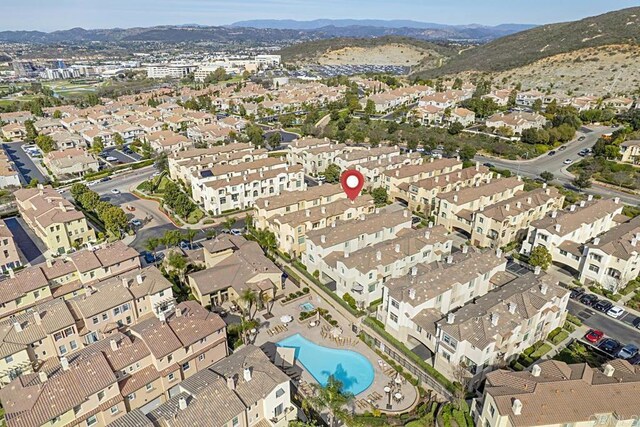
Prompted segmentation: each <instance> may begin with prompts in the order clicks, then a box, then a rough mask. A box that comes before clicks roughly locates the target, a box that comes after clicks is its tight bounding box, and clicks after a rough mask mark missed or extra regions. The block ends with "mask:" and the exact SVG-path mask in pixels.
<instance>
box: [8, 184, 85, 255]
mask: <svg viewBox="0 0 640 427" xmlns="http://www.w3.org/2000/svg"><path fill="white" fill-rule="evenodd" d="M14 195H15V198H16V203H17V205H18V211H19V212H20V215H21V216H22V218H23V219H24V221H25V222H26V223H27V226H28V227H29V228H30V229H31V230H33V232H34V233H35V234H36V235H37V236H38V237H39V238H40V239H41V240H42V241H43V242H44V244H45V245H46V246H47V248H48V249H49V250H50V251H51V252H52V253H57V254H64V253H66V252H69V251H70V250H71V248H73V247H75V246H80V245H83V244H86V243H88V242H93V241H95V238H96V236H95V232H94V231H93V229H92V228H90V227H89V224H88V223H87V219H86V218H85V216H84V214H83V213H82V212H79V211H77V210H76V209H75V208H74V206H73V205H72V204H71V202H69V201H68V200H67V199H65V198H64V197H63V196H62V195H61V194H58V192H57V191H55V190H54V189H52V188H49V187H47V188H44V187H42V186H40V187H39V188H24V189H20V190H17V191H16V192H15V193H14Z"/></svg>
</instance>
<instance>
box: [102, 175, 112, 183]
mask: <svg viewBox="0 0 640 427" xmlns="http://www.w3.org/2000/svg"><path fill="white" fill-rule="evenodd" d="M107 181H111V177H110V176H105V177H104V178H102V179H100V182H107Z"/></svg>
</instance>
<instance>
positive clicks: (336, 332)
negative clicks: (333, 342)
mask: <svg viewBox="0 0 640 427" xmlns="http://www.w3.org/2000/svg"><path fill="white" fill-rule="evenodd" d="M331 335H333V336H334V337H336V338H337V337H339V336H340V335H342V329H341V328H337V327H336V328H333V330H332V331H331Z"/></svg>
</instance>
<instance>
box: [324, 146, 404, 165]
mask: <svg viewBox="0 0 640 427" xmlns="http://www.w3.org/2000/svg"><path fill="white" fill-rule="evenodd" d="M399 155H400V149H399V148H398V146H397V145H396V146H393V147H376V148H369V149H367V150H355V151H351V152H347V153H343V154H340V155H338V156H336V158H335V163H336V165H338V166H339V167H340V170H347V169H352V168H356V166H357V165H359V164H362V163H368V162H371V161H374V160H386V159H389V158H391V157H394V156H399Z"/></svg>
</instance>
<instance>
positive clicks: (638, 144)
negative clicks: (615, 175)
mask: <svg viewBox="0 0 640 427" xmlns="http://www.w3.org/2000/svg"><path fill="white" fill-rule="evenodd" d="M620 154H621V160H622V161H623V162H625V163H633V164H634V165H635V164H638V163H639V162H640V140H638V139H632V140H628V141H624V142H623V143H622V144H620Z"/></svg>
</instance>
